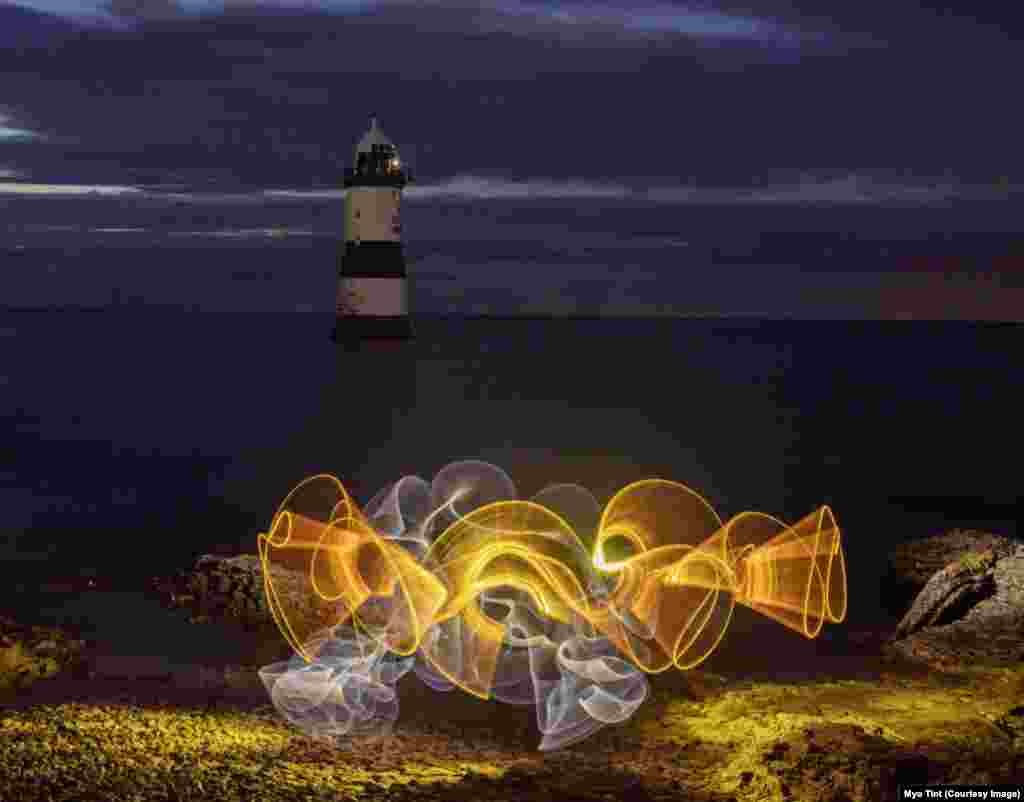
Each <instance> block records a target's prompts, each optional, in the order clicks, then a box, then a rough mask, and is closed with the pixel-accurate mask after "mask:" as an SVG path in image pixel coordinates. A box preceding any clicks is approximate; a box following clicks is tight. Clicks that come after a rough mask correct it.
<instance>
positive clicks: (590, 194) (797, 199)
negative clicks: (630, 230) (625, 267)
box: [0, 170, 1022, 206]
mask: <svg viewBox="0 0 1024 802" xmlns="http://www.w3.org/2000/svg"><path fill="white" fill-rule="evenodd" d="M4 177H5V176H4V171H2V170H0V179H2V178H4ZM11 177H15V176H11ZM1021 192H1022V188H1021V187H1018V186H1016V185H1013V184H1010V183H1009V181H1008V180H1007V181H1003V182H997V183H992V184H969V183H961V182H957V181H955V180H953V179H950V178H949V177H943V178H934V179H932V180H929V181H917V182H914V183H907V182H900V181H898V180H885V179H879V178H872V177H870V176H865V175H857V174H850V175H847V176H845V177H842V178H818V179H816V178H814V177H812V176H807V175H805V176H802V177H801V178H800V180H798V181H792V182H789V183H772V184H766V185H748V186H732V187H708V186H695V185H693V186H654V187H637V186H629V185H626V184H614V183H598V182H588V181H584V180H575V181H560V180H556V179H535V180H524V181H510V180H504V179H497V178H489V177H479V176H472V175H459V176H454V177H452V178H450V179H447V180H443V181H438V182H435V183H427V184H424V185H416V184H414V185H411V186H409V187H407V188H406V190H405V192H404V197H405V198H406V201H407V202H412V203H429V202H438V203H445V202H465V201H503V200H509V201H522V200H537V201H545V200H561V199H567V200H573V199H575V200H581V201H583V200H593V201H595V202H596V203H599V202H601V201H622V202H656V203H661V204H669V205H671V204H680V205H698V206H700V205H706V206H720V205H726V206H729V205H750V204H755V205H756V204H776V205H792V204H809V205H821V204H824V205H844V204H849V205H876V204H887V203H897V204H901V205H929V204H934V203H944V202H948V201H953V200H958V199H959V200H976V201H984V200H990V201H999V200H1006V199H1008V198H1010V197H1012V196H1017V197H1019V196H1020V194H1021ZM5 194H6V195H34V196H45V195H51V196H54V197H66V196H86V197H88V196H96V197H109V196H115V195H128V196H132V195H134V196H138V197H139V198H147V199H161V200H165V201H168V202H181V203H190V204H246V205H248V204H261V203H277V202H294V203H297V204H304V203H318V202H321V201H341V199H342V198H344V196H345V190H343V189H341V188H338V189H302V188H291V189H264V190H257V191H252V192H218V191H202V190H201V189H200V190H192V191H166V190H164V189H162V188H160V187H159V186H146V185H141V186H117V185H74V184H34V183H28V182H18V181H6V182H0V195H5Z"/></svg>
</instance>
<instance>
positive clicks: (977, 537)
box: [883, 529, 1016, 610]
mask: <svg viewBox="0 0 1024 802" xmlns="http://www.w3.org/2000/svg"><path fill="white" fill-rule="evenodd" d="M1015 545H1016V544H1015V542H1014V541H1013V540H1012V539H1011V538H1008V537H1006V536H1004V535H999V534H993V533H990V532H981V531H978V530H974V529H954V530H953V531H951V532H945V533H943V534H938V535H933V536H932V537H926V538H920V539H917V540H911V541H909V542H907V543H902V544H900V545H899V546H897V547H896V548H894V549H893V550H892V551H891V552H890V554H889V558H888V569H887V572H886V577H885V582H884V587H883V593H884V595H885V596H886V597H887V600H888V601H889V602H890V606H891V607H894V608H897V609H903V610H905V609H906V605H907V604H908V603H909V602H910V601H912V600H913V599H914V597H915V596H916V595H917V594H918V593H920V592H921V590H923V589H924V586H925V585H926V584H927V583H928V580H929V579H931V578H932V576H934V575H935V574H936V573H938V572H939V571H941V570H942V569H943V568H945V567H946V566H947V565H950V564H951V563H954V562H956V561H957V560H959V559H960V558H961V557H963V555H964V554H966V553H968V552H977V553H981V552H985V551H989V550H991V551H992V552H993V553H994V554H995V555H996V556H997V557H1000V556H1005V555H1006V554H1009V553H1010V552H1012V551H1013V549H1014V547H1015Z"/></svg>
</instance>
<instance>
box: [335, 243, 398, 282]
mask: <svg viewBox="0 0 1024 802" xmlns="http://www.w3.org/2000/svg"><path fill="white" fill-rule="evenodd" d="M339 275H341V276H343V277H347V278H356V277H363V278H405V277H406V271H405V254H404V253H403V251H402V243H401V242H361V243H359V244H358V245H357V244H356V243H354V242H346V243H345V249H344V252H343V253H342V256H341V270H340V271H339Z"/></svg>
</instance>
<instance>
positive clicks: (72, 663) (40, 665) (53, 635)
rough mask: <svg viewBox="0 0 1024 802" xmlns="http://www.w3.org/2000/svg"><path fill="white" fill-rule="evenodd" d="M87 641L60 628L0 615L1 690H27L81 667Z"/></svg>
mask: <svg viewBox="0 0 1024 802" xmlns="http://www.w3.org/2000/svg"><path fill="white" fill-rule="evenodd" d="M84 647H85V642H84V641H82V640H76V639H74V638H73V637H72V636H71V635H69V634H68V633H66V632H64V631H63V630H62V629H60V628H57V627H45V626H30V625H25V624H21V623H19V622H18V621H16V620H15V619H13V618H9V617H7V616H2V615H0V689H5V688H24V687H27V686H29V685H32V684H33V683H34V682H36V681H37V680H40V679H45V678H47V677H52V676H54V675H56V674H58V673H60V672H63V671H68V670H71V669H74V668H75V667H77V666H79V665H80V664H81V663H82V660H83V653H84Z"/></svg>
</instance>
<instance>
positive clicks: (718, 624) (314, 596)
mask: <svg viewBox="0 0 1024 802" xmlns="http://www.w3.org/2000/svg"><path fill="white" fill-rule="evenodd" d="M258 541H259V554H260V559H261V561H262V565H263V576H264V583H265V592H266V598H267V600H268V603H269V606H270V609H271V611H272V613H273V615H274V618H275V620H276V622H277V624H278V626H279V627H280V630H281V632H282V634H283V635H284V637H285V638H286V639H287V640H288V642H289V643H290V645H291V646H292V648H293V649H294V651H295V655H294V656H293V657H292V658H291V659H290V660H287V661H282V662H279V663H274V664H272V665H269V666H266V667H264V668H263V669H261V671H260V676H261V678H262V680H263V683H264V685H265V686H266V688H267V690H268V692H269V693H270V696H271V698H272V700H273V702H274V705H275V707H276V708H277V709H278V710H279V711H280V713H281V714H282V715H283V716H284V717H285V718H286V719H287V720H288V721H289V722H291V723H292V724H293V725H295V726H297V727H299V728H300V729H301V730H303V731H304V732H306V733H307V734H308V735H311V736H313V737H316V738H321V739H327V740H330V741H332V742H334V743H335V744H337V745H342V744H345V743H347V742H348V739H349V738H351V737H353V736H382V735H386V734H388V733H389V732H390V731H391V728H392V726H393V724H394V722H395V720H396V718H397V716H398V698H397V693H396V689H395V684H396V682H397V681H398V679H399V678H400V677H402V676H403V675H404V674H406V673H407V672H409V671H410V670H413V671H415V673H416V674H417V675H418V676H419V677H420V679H421V680H422V681H423V682H425V683H426V684H427V685H429V686H430V687H432V688H434V689H436V690H438V691H450V690H452V689H453V688H455V687H456V686H458V687H459V688H461V689H462V690H464V691H467V692H469V693H471V694H475V695H477V696H479V697H481V698H483V699H491V698H493V699H497V700H500V701H503V702H507V703H510V704H529V705H535V706H536V711H537V724H538V727H539V729H540V732H541V734H542V740H541V743H540V749H542V750H551V749H560V748H562V747H565V746H568V745H569V744H572V743H574V742H576V741H579V740H581V739H583V738H586V737H587V736H589V735H591V734H592V733H593V732H595V731H596V730H598V729H600V728H601V727H603V726H605V725H607V724H615V723H619V722H622V721H625V720H626V719H628V718H629V717H630V716H631V715H632V714H633V712H634V711H635V710H636V709H637V708H638V707H639V706H640V704H641V703H642V702H643V701H644V699H645V697H646V696H647V692H648V684H647V679H646V677H645V674H653V673H658V672H661V671H665V670H666V669H668V668H670V667H672V666H675V667H676V668H679V669H691V668H693V667H695V666H697V665H698V664H700V663H701V662H702V661H703V660H704V659H706V658H707V657H708V655H709V654H710V653H711V652H712V650H713V649H714V648H715V646H716V645H717V644H718V642H719V641H720V640H721V638H722V636H723V634H724V633H725V630H726V627H727V626H728V623H729V620H730V617H731V616H732V611H733V607H734V605H735V604H736V603H739V604H743V605H746V606H748V607H750V608H752V609H754V610H757V611H758V612H760V613H763V614H764V615H767V616H769V617H771V618H773V619H775V620H776V621H778V622H779V623H780V624H782V625H783V626H786V627H788V628H790V629H792V630H794V631H796V632H799V633H801V634H802V635H804V636H806V637H808V638H813V637H815V636H816V635H817V634H818V633H819V632H820V630H821V627H822V626H823V624H824V622H825V621H826V620H829V621H832V622H839V621H842V620H843V618H844V617H845V615H846V568H845V562H844V558H843V551H842V545H841V541H840V532H839V527H838V526H837V525H836V522H835V519H834V517H833V515H832V512H831V510H830V509H829V508H828V507H824V506H823V507H821V508H820V509H818V510H817V511H815V512H813V513H811V514H810V515H808V516H806V517H805V518H804V519H802V520H801V521H799V522H798V523H795V524H793V525H787V524H785V523H783V522H782V521H780V520H778V519H777V518H773V517H772V516H770V515H765V514H763V513H757V512H745V513H741V514H740V515H737V516H735V517H734V518H732V519H730V520H729V521H728V522H725V523H723V522H722V520H721V518H720V517H719V516H718V514H717V513H716V512H715V511H714V509H712V507H711V505H710V504H708V502H707V501H706V500H705V499H704V498H702V497H701V496H700V495H699V494H697V493H696V492H694V491H693V490H691V489H690V488H688V487H686V486H684V485H682V484H678V483H676V482H671V481H667V480H663V479H647V480H642V481H638V482H634V483H633V484H631V485H628V486H627V487H625V488H623V489H622V490H620V491H619V492H618V493H616V494H615V496H614V497H613V498H612V499H611V500H610V501H609V502H608V503H607V504H606V505H605V507H604V509H603V510H602V509H601V507H600V505H599V504H598V502H597V500H596V499H595V498H594V497H593V495H591V494H590V492H589V491H587V490H586V489H585V488H583V487H580V486H579V485H574V484H559V485H552V486H550V487H547V488H545V489H544V490H543V491H541V492H540V493H538V494H537V495H536V496H534V497H533V498H532V499H530V500H521V499H517V498H516V489H515V485H514V484H513V482H512V480H511V479H510V478H509V476H508V475H507V474H506V473H505V472H504V471H502V470H501V469H500V468H498V467H496V466H494V465H491V464H489V463H486V462H479V461H463V462H455V463H451V464H449V465H448V466H446V467H445V468H444V469H443V470H441V471H440V472H439V473H438V474H437V476H435V477H434V480H433V481H432V482H426V481H424V480H423V479H420V478H419V477H416V476H406V477H404V478H402V479H400V480H399V481H397V482H395V483H394V484H393V485H391V486H389V487H386V488H385V489H383V490H382V491H381V492H380V493H378V494H377V495H376V496H375V497H374V498H373V499H372V500H371V501H370V502H369V503H368V504H366V505H365V507H364V508H362V509H360V507H359V506H357V505H356V503H355V502H354V501H353V500H352V499H351V498H350V496H349V494H348V493H347V492H346V490H345V488H344V487H343V486H342V484H341V482H339V481H338V480H337V479H336V478H335V477H333V476H329V475H318V476H313V477H310V478H308V479H306V480H305V481H303V482H302V483H301V484H299V485H298V486H297V487H296V488H295V489H294V490H292V492H291V493H290V494H289V495H288V496H287V498H286V499H285V500H284V502H283V503H282V504H281V506H280V508H279V510H278V512H277V514H276V515H275V516H274V518H273V521H272V524H271V526H270V530H269V532H267V533H264V534H260V535H259V538H258ZM295 572H298V573H295ZM284 576H288V577H293V578H294V577H297V576H298V577H302V578H303V582H304V583H305V584H306V585H308V587H302V586H300V590H299V591H298V592H296V590H295V587H296V583H295V582H290V583H285V582H282V581H280V578H281V577H284Z"/></svg>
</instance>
